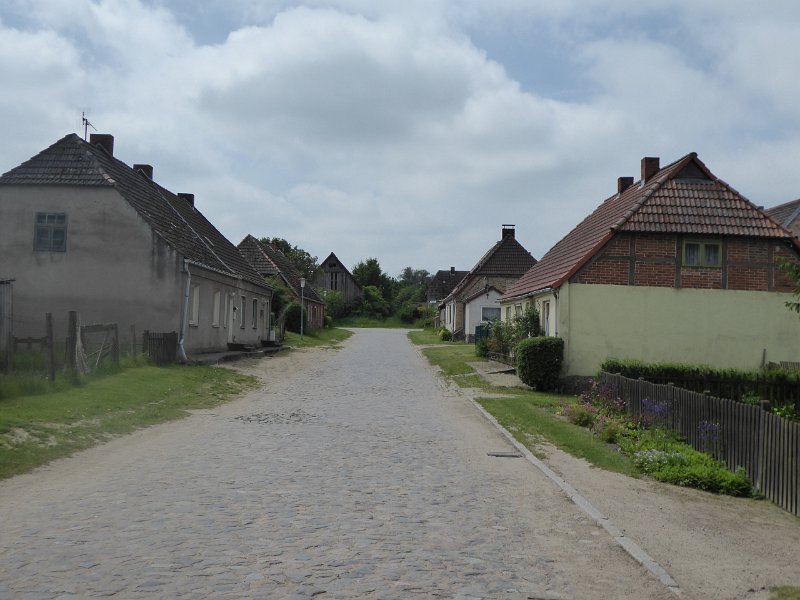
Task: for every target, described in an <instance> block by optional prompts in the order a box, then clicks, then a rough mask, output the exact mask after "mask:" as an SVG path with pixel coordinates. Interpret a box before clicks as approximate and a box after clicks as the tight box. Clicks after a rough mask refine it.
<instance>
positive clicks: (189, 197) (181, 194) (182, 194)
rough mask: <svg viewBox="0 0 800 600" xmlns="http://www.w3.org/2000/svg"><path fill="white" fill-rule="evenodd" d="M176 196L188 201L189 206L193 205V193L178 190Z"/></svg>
mask: <svg viewBox="0 0 800 600" xmlns="http://www.w3.org/2000/svg"><path fill="white" fill-rule="evenodd" d="M178 198H183V199H184V200H186V201H187V202H188V203H189V206H194V194H187V193H186V192H178Z"/></svg>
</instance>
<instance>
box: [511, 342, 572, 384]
mask: <svg viewBox="0 0 800 600" xmlns="http://www.w3.org/2000/svg"><path fill="white" fill-rule="evenodd" d="M515 355H516V359H517V376H518V377H519V378H520V379H521V380H522V382H523V383H526V384H528V385H529V386H531V387H534V388H536V389H537V390H541V391H550V390H554V389H556V388H557V387H558V381H559V374H560V373H561V363H562V362H563V361H564V340H562V339H561V338H558V337H532V338H527V339H524V340H522V341H521V342H520V343H519V344H517V349H516V353H515Z"/></svg>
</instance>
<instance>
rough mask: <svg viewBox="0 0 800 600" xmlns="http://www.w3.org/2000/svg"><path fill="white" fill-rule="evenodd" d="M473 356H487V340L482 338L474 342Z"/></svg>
mask: <svg viewBox="0 0 800 600" xmlns="http://www.w3.org/2000/svg"><path fill="white" fill-rule="evenodd" d="M475 354H476V355H477V356H481V357H486V356H489V340H487V339H486V338H484V339H482V340H478V341H477V342H475Z"/></svg>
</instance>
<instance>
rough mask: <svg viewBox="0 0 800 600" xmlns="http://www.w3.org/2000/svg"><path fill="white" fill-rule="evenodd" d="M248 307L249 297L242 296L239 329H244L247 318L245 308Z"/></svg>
mask: <svg viewBox="0 0 800 600" xmlns="http://www.w3.org/2000/svg"><path fill="white" fill-rule="evenodd" d="M246 308H247V298H246V297H245V296H242V314H240V315H239V329H244V326H245V323H246V322H247V319H246V318H245V309H246Z"/></svg>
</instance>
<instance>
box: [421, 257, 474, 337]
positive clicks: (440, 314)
mask: <svg viewBox="0 0 800 600" xmlns="http://www.w3.org/2000/svg"><path fill="white" fill-rule="evenodd" d="M468 273H469V271H456V268H455V267H450V269H449V270H446V269H445V270H441V271H436V274H435V275H434V276H433V277H431V280H430V282H429V283H428V304H431V305H433V306H435V307H436V309H437V313H436V317H435V318H434V323H433V325H434V327H440V326H441V325H442V324H443V323H444V308H442V309H441V310H439V305H440V304H441V303H442V301H443V300H444V299H445V298H447V296H449V295H450V292H452V291H453V288H455V287H456V286H457V285H458V284H459V282H460V281H461V280H462V279H464V277H466V276H467V274H468Z"/></svg>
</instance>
